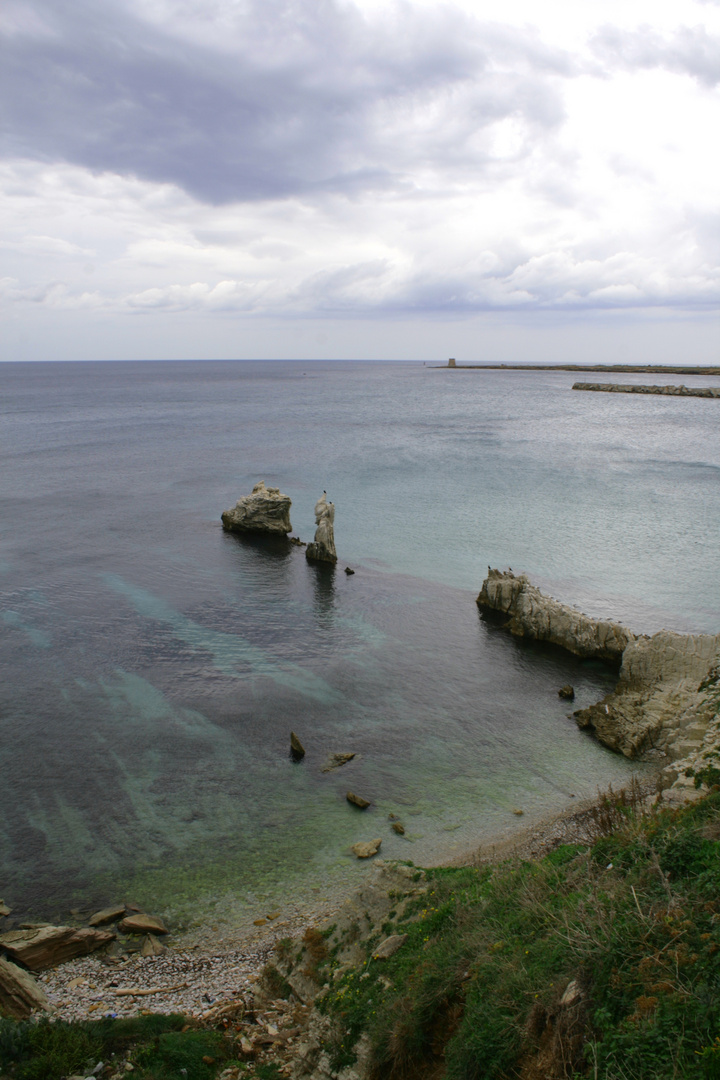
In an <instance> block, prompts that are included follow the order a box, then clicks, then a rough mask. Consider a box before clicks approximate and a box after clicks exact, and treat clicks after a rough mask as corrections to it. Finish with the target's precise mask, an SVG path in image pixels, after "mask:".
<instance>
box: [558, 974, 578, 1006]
mask: <svg viewBox="0 0 720 1080" xmlns="http://www.w3.org/2000/svg"><path fill="white" fill-rule="evenodd" d="M582 998H583V991H582V987H581V985H580V983H579V982H578V981H577V979H573V980H572V981H571V982H569V983H568V984H567V986H566V987H565V992H564V993H563V996H562V997H561V998H560V1004H561V1006H562V1007H563V1008H565V1009H569V1008H571V1007H572V1006H573V1005H577V1003H578V1002H579V1001H582Z"/></svg>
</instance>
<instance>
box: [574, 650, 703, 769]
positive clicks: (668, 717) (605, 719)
mask: <svg viewBox="0 0 720 1080" xmlns="http://www.w3.org/2000/svg"><path fill="white" fill-rule="evenodd" d="M718 660H720V634H715V635H712V634H675V633H672V632H671V631H669V630H661V631H660V632H659V633H657V634H653V636H652V637H642V638H634V639H633V641H632V642H630V643H629V644H628V646H627V648H626V650H625V652H624V654H623V661H622V667H621V669H620V678H619V680H618V684H617V686H616V687H615V689H614V690H613V692H612V693H611V694H607V695H606V697H604V698H603V699H602V701H599V702H598V703H597V705H591V706H590V707H589V708H587V709H580V710H578V711H577V712H576V713H574V714H573V715H574V717H575V720H576V721H577V723H578V725H579V726H580V727H582V728H588V729H590V730H592V731H594V733H595V735H596V736H597V737H598V739H600V741H601V742H602V743H604V744H605V745H606V746H609V747H610V749H611V750H619V751H620V752H621V753H622V754H625V756H626V757H636V756H637V755H638V754H640V753H642V752H644V751H647V750H649V749H654V750H659V751H661V752H662V753H663V754H665V755H666V756H667V757H668V758H669V759H670V760H671V761H676V760H678V759H680V758H684V757H687V756H688V754H689V753H691V752H692V751H693V750H698V751H699V750H700V749H701V747H702V744H703V741H704V738H705V733H706V731H707V729H708V725H709V724H710V722H711V721H712V720H713V718H714V717H715V716H716V714H717V709H718V703H717V700H715V695H714V694H713V692H712V689H711V686H710V685H709V684H708V682H707V680H708V677H709V676H710V674H711V672H712V669H713V668H714V666H715V665H716V664H717V663H718Z"/></svg>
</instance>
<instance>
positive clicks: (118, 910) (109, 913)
mask: <svg viewBox="0 0 720 1080" xmlns="http://www.w3.org/2000/svg"><path fill="white" fill-rule="evenodd" d="M72 914H73V915H74V914H75V912H72ZM124 914H125V905H124V904H114V905H113V906H112V907H106V908H103V909H102V911H96V912H95V914H94V915H91V916H90V918H89V919H88V922H89V924H90V926H102V925H103V923H109V922H115V921H116V919H122V917H123V915H124Z"/></svg>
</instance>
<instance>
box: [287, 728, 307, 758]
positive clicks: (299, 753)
mask: <svg viewBox="0 0 720 1080" xmlns="http://www.w3.org/2000/svg"><path fill="white" fill-rule="evenodd" d="M290 757H291V758H292V759H293V761H299V760H300V758H304V757H305V747H304V746H303V744H302V743H301V742H300V740H299V739H298V737H297V735H296V734H295V732H294V731H291V732H290Z"/></svg>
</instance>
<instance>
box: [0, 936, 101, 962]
mask: <svg viewBox="0 0 720 1080" xmlns="http://www.w3.org/2000/svg"><path fill="white" fill-rule="evenodd" d="M114 939H115V934H113V933H110V931H108V930H93V929H90V928H84V929H82V930H78V929H77V928H76V927H74V926H40V927H38V928H37V929H35V930H11V931H10V932H9V933H7V934H2V935H0V948H2V949H4V950H5V952H6V953H8V954H9V955H10V957H11V958H12V959H13V960H17V961H19V963H21V964H24V965H25V967H28V968H30V969H31V971H43V970H44V969H45V968H49V967H56V966H57V965H58V964H64V963H65V961H66V960H72V959H73V958H74V957H76V956H85V955H86V954H87V953H91V952H94V951H95V950H96V949H101V948H102V947H103V945H108V944H109V943H110V942H111V941H114Z"/></svg>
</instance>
